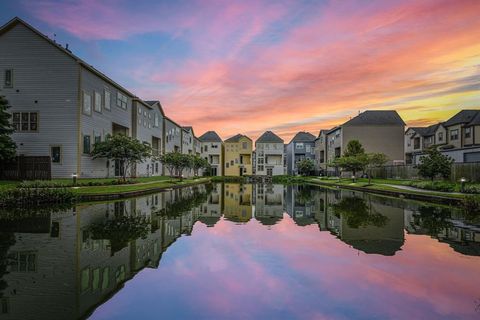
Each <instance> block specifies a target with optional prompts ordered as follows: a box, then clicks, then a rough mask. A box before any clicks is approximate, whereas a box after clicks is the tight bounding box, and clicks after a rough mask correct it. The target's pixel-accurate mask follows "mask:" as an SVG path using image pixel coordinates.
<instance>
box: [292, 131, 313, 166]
mask: <svg viewBox="0 0 480 320" xmlns="http://www.w3.org/2000/svg"><path fill="white" fill-rule="evenodd" d="M285 149H286V150H285V157H286V159H287V174H289V175H296V174H298V168H297V163H298V162H300V161H302V160H303V159H306V158H308V159H311V160H313V161H314V160H315V136H314V135H313V134H311V133H309V132H303V131H301V132H298V133H297V134H296V135H295V136H294V137H293V138H292V140H291V141H290V142H289V143H288V144H287V146H286V147H285Z"/></svg>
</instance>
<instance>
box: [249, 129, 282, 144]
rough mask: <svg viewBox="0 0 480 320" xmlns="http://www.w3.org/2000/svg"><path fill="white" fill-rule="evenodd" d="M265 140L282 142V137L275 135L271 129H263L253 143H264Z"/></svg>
mask: <svg viewBox="0 0 480 320" xmlns="http://www.w3.org/2000/svg"><path fill="white" fill-rule="evenodd" d="M266 142H272V143H283V139H282V138H280V137H279V136H277V135H276V134H275V133H273V132H272V131H265V132H264V133H263V134H262V135H261V136H260V137H259V138H258V139H257V141H255V144H257V143H266Z"/></svg>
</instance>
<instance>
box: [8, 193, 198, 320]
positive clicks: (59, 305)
mask: <svg viewBox="0 0 480 320" xmlns="http://www.w3.org/2000/svg"><path fill="white" fill-rule="evenodd" d="M196 191H197V192H204V190H202V189H201V188H200V189H198V188H197V189H196ZM184 192H186V193H189V192H192V191H191V190H187V189H185V190H183V191H181V192H173V190H172V193H171V194H169V193H168V192H166V193H159V194H154V195H150V196H146V197H141V198H136V199H130V200H126V201H118V202H112V203H102V204H93V205H79V206H77V207H76V208H75V209H70V210H64V211H62V212H58V213H51V214H45V215H40V216H37V217H35V218H33V219H30V220H31V221H30V222H32V221H35V222H36V223H38V224H37V225H38V227H36V226H34V224H32V223H28V221H27V220H28V219H27V220H23V221H22V222H23V223H22V224H20V223H15V222H14V221H15V219H5V216H0V232H2V234H8V235H11V237H9V238H12V239H13V240H14V241H12V244H10V243H9V244H8V246H6V247H5V242H6V240H5V239H4V237H2V238H1V240H2V241H4V243H0V247H5V248H4V250H6V256H7V259H6V261H0V270H1V265H5V264H6V265H7V270H6V271H7V273H5V274H3V275H2V274H1V271H0V281H2V282H5V283H6V287H5V289H3V290H2V289H0V302H1V308H0V314H1V316H0V318H1V319H36V320H37V319H40V320H41V319H49V320H50V319H77V318H82V317H85V316H87V315H88V314H89V313H90V312H92V311H93V310H94V308H96V306H98V305H99V304H101V303H103V302H104V301H106V300H107V299H109V298H110V297H111V296H112V295H113V294H115V293H116V292H117V291H118V290H120V289H121V288H122V286H123V283H124V282H125V281H126V280H128V279H130V278H132V277H133V276H134V275H135V274H136V273H137V272H138V271H140V270H141V269H143V268H144V267H156V266H158V264H159V260H160V258H161V255H162V253H163V252H164V251H165V250H166V249H167V248H168V246H169V245H170V244H172V243H173V242H175V240H176V239H177V238H178V237H179V236H181V235H182V234H189V233H190V232H191V230H192V227H193V223H194V222H195V220H194V219H195V216H196V214H197V213H195V212H198V210H199V207H193V208H191V210H188V211H186V212H184V213H183V214H179V215H176V216H172V217H169V216H166V215H158V214H157V212H158V211H159V210H161V209H162V208H164V207H165V200H166V199H167V198H168V199H170V200H171V199H172V198H175V197H176V200H178V201H180V200H181V198H182V196H183V195H182V193H184ZM122 217H130V218H139V219H140V220H139V221H147V222H148V223H145V224H144V226H145V231H146V233H145V234H143V236H138V237H137V238H130V237H128V236H126V237H125V238H122V237H118V238H117V236H118V235H119V234H122V233H120V232H119V233H115V234H112V233H111V232H109V231H108V230H105V232H104V233H103V237H99V234H98V233H97V232H96V231H92V230H98V226H103V225H106V224H107V223H108V222H109V221H117V220H115V219H121V218H122ZM143 218H145V219H143ZM17 220H18V219H17ZM7 221H10V222H8V223H4V222H7ZM135 221H136V220H135ZM22 226H23V227H22ZM142 226H143V224H142ZM5 228H6V229H5ZM100 235H102V233H100ZM1 256H3V254H2V255H0V257H1Z"/></svg>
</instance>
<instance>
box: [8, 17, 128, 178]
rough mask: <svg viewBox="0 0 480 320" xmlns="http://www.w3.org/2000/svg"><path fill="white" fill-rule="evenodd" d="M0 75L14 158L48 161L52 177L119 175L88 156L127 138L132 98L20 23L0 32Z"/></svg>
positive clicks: (13, 22)
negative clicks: (112, 138) (108, 141)
mask: <svg viewBox="0 0 480 320" xmlns="http://www.w3.org/2000/svg"><path fill="white" fill-rule="evenodd" d="M0 72H1V73H2V75H1V79H2V83H1V85H0V90H1V91H0V94H2V95H5V96H6V98H7V99H8V100H9V102H10V105H11V106H12V108H11V109H10V110H9V111H10V112H11V113H12V123H13V126H14V127H15V129H16V131H15V133H14V134H13V135H12V137H13V140H14V141H15V142H16V143H17V146H18V151H17V152H18V155H25V156H51V161H52V177H54V178H61V177H62V178H65V177H71V176H72V174H74V173H75V174H77V175H78V176H79V177H109V176H118V175H120V174H121V172H120V166H119V163H115V162H113V163H109V162H108V161H106V160H104V159H97V160H93V159H92V158H91V156H90V152H91V151H92V147H93V144H94V143H95V142H98V141H102V140H103V139H105V136H106V135H108V134H116V133H123V134H127V135H132V103H133V100H134V99H135V98H136V97H135V95H133V94H132V93H131V92H129V91H128V90H127V89H125V88H124V87H122V86H121V85H119V84H118V83H116V82H114V81H113V80H112V79H110V78H108V77H107V76H106V75H104V74H103V73H101V72H100V71H98V70H97V69H95V68H93V67H92V66H91V65H90V64H88V63H86V62H85V61H83V60H82V59H80V58H78V57H77V56H75V55H74V54H73V53H72V52H71V51H70V50H69V49H68V47H65V48H64V47H62V46H61V45H60V44H58V43H56V42H55V41H53V40H52V39H50V38H48V37H47V36H45V35H43V34H42V33H40V32H39V31H38V30H37V29H35V28H33V27H32V26H30V25H29V24H27V23H26V22H24V21H23V20H21V19H19V18H14V19H12V20H11V21H10V22H8V23H7V24H6V25H4V26H3V27H1V29H0Z"/></svg>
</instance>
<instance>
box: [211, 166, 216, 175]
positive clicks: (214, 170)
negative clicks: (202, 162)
mask: <svg viewBox="0 0 480 320" xmlns="http://www.w3.org/2000/svg"><path fill="white" fill-rule="evenodd" d="M216 175H217V167H212V176H216Z"/></svg>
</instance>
